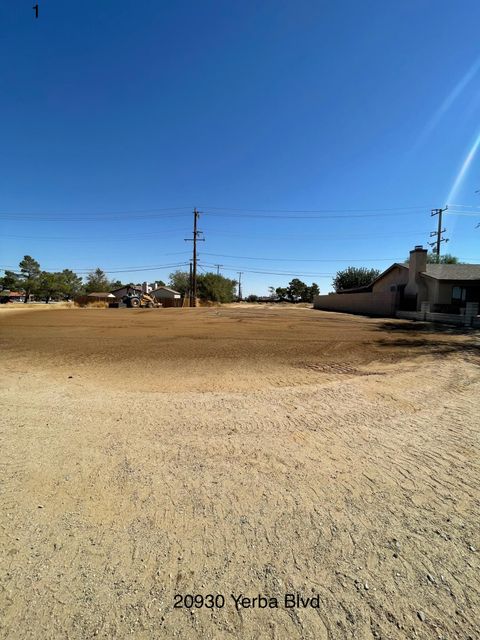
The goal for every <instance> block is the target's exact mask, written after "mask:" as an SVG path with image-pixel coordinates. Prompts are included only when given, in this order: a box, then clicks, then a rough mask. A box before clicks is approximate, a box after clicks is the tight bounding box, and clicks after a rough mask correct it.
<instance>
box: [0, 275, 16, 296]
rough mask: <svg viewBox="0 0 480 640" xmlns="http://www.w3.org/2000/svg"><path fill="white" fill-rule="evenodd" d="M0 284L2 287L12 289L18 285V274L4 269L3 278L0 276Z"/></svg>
mask: <svg viewBox="0 0 480 640" xmlns="http://www.w3.org/2000/svg"><path fill="white" fill-rule="evenodd" d="M0 285H1V286H2V289H7V290H8V291H12V290H15V289H17V288H18V287H19V286H20V280H19V277H18V275H17V274H16V273H14V272H13V271H5V275H4V276H3V278H0Z"/></svg>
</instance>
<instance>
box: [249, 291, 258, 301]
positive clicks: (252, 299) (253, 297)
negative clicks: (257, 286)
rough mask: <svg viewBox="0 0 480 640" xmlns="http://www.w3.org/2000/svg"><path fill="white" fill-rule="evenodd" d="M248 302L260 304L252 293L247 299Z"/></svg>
mask: <svg viewBox="0 0 480 640" xmlns="http://www.w3.org/2000/svg"><path fill="white" fill-rule="evenodd" d="M247 302H258V296H257V295H255V294H254V293H251V294H250V295H249V296H248V298H247Z"/></svg>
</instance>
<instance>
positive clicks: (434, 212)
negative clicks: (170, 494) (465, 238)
mask: <svg viewBox="0 0 480 640" xmlns="http://www.w3.org/2000/svg"><path fill="white" fill-rule="evenodd" d="M447 209H448V205H446V206H445V208H444V209H432V211H431V213H430V216H438V226H437V230H436V231H430V237H431V238H433V237H435V236H436V239H435V240H434V241H433V242H429V243H428V244H429V245H430V246H431V247H434V249H433V253H435V254H436V256H437V261H438V262H440V245H441V243H442V242H448V238H442V234H443V233H445V232H446V229H442V214H443V212H444V211H446V210H447Z"/></svg>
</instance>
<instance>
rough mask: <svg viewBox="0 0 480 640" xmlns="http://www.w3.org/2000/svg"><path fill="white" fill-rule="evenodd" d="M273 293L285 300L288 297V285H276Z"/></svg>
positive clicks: (279, 298)
mask: <svg viewBox="0 0 480 640" xmlns="http://www.w3.org/2000/svg"><path fill="white" fill-rule="evenodd" d="M275 293H276V294H277V299H278V300H280V301H282V300H287V298H288V287H277V288H276V289H275Z"/></svg>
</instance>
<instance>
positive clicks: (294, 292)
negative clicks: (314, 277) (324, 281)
mask: <svg viewBox="0 0 480 640" xmlns="http://www.w3.org/2000/svg"><path fill="white" fill-rule="evenodd" d="M272 289H273V287H270V289H269V290H272ZM273 290H274V291H275V293H276V295H277V298H278V299H279V300H288V301H289V302H312V301H313V296H316V295H318V294H319V293H320V289H319V287H318V284H317V283H316V282H312V284H311V286H310V287H309V286H308V285H307V284H305V282H302V281H301V280H299V279H298V278H293V280H290V282H289V283H288V287H277V288H276V289H273Z"/></svg>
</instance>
